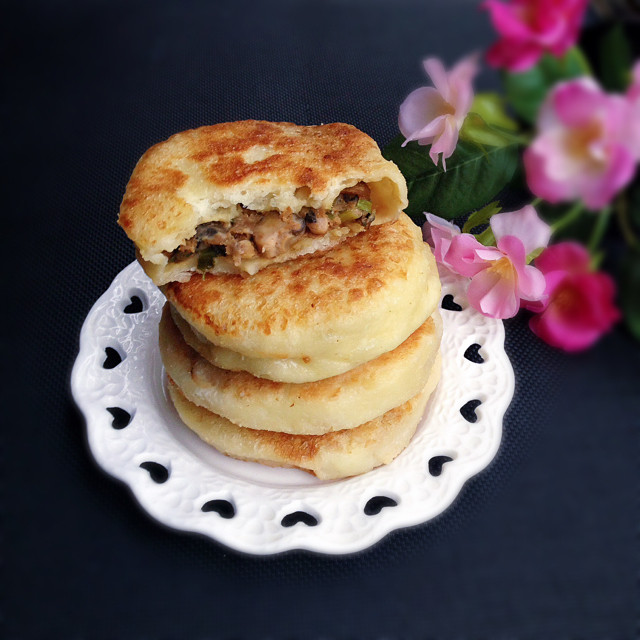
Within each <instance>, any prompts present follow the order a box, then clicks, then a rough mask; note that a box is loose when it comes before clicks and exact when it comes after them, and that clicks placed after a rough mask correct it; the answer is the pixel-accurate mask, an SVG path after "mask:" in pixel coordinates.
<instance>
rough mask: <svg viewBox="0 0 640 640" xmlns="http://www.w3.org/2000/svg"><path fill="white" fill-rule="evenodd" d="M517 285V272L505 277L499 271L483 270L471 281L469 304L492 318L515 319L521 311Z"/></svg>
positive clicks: (468, 295)
mask: <svg viewBox="0 0 640 640" xmlns="http://www.w3.org/2000/svg"><path fill="white" fill-rule="evenodd" d="M515 285H516V279H515V271H512V274H511V277H504V276H503V275H502V274H501V273H500V271H499V270H498V269H494V268H488V269H483V270H482V271H480V272H479V273H477V274H476V275H475V276H474V277H473V278H472V279H471V282H470V284H469V289H468V290H467V298H468V299H469V304H471V306H472V307H474V308H475V309H477V310H478V311H480V313H482V314H483V315H485V316H489V317H491V318H513V316H515V315H516V313H518V309H519V300H518V297H517V295H516V286H515Z"/></svg>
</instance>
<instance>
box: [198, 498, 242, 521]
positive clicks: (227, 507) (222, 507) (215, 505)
mask: <svg viewBox="0 0 640 640" xmlns="http://www.w3.org/2000/svg"><path fill="white" fill-rule="evenodd" d="M201 510H202V511H204V512H205V513H207V512H209V511H215V513H217V514H218V515H219V516H220V517H221V518H225V519H226V520H229V518H233V516H235V515H236V510H235V508H234V506H233V505H232V504H231V503H230V502H229V501H228V500H208V501H207V502H205V503H204V504H203V505H202V507H201Z"/></svg>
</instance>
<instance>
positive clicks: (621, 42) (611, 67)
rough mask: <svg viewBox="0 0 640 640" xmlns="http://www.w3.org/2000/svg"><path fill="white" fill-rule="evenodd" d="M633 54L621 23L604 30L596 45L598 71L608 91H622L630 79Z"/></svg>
mask: <svg viewBox="0 0 640 640" xmlns="http://www.w3.org/2000/svg"><path fill="white" fill-rule="evenodd" d="M632 64H633V54H632V52H631V45H630V44H629V41H628V40H627V36H626V35H625V32H624V28H623V27H622V25H621V24H614V25H613V26H612V27H611V28H610V29H608V30H607V31H606V33H605V34H604V36H603V37H602V39H601V40H600V44H599V47H598V72H599V76H600V80H601V81H602V85H603V86H604V88H605V89H607V90H608V91H618V92H622V91H624V90H625V89H626V88H627V85H628V84H629V79H630V75H631V74H630V71H631V65H632Z"/></svg>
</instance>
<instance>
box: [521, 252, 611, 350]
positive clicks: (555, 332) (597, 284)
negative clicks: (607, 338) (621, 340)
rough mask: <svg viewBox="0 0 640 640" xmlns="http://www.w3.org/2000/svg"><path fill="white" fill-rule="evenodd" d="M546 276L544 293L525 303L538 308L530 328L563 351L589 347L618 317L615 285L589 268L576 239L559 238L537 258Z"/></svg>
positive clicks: (588, 259) (584, 253)
mask: <svg viewBox="0 0 640 640" xmlns="http://www.w3.org/2000/svg"><path fill="white" fill-rule="evenodd" d="M536 266H537V267H538V269H540V271H541V272H542V273H543V274H544V276H545V279H546V287H545V296H544V298H543V299H542V300H541V301H539V302H537V303H527V304H525V305H524V306H526V308H528V309H530V310H531V311H534V312H537V313H538V315H535V316H534V317H533V318H531V320H530V321H529V326H530V327H531V330H532V331H533V332H534V333H535V334H536V335H537V336H539V337H540V338H542V340H544V341H545V342H546V343H548V344H550V345H551V346H553V347H559V348H561V349H564V350H565V351H581V350H583V349H586V348H587V347H590V346H591V345H592V344H593V343H594V342H596V340H598V338H600V336H601V335H602V334H603V333H605V332H607V331H609V330H610V329H611V327H612V326H613V325H614V323H615V322H617V321H618V320H619V319H620V311H619V310H618V309H617V308H616V307H615V305H614V303H613V299H614V297H615V285H614V283H613V280H612V279H611V278H610V277H609V276H608V275H607V274H605V273H602V272H599V271H592V270H591V268H590V258H589V252H588V251H587V250H586V249H585V248H584V247H583V246H582V245H580V244H578V243H577V242H560V243H558V244H556V245H553V246H551V247H548V248H547V249H546V250H545V251H543V252H542V253H541V254H540V256H539V257H538V258H537V259H536Z"/></svg>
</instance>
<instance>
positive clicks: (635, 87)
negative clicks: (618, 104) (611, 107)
mask: <svg viewBox="0 0 640 640" xmlns="http://www.w3.org/2000/svg"><path fill="white" fill-rule="evenodd" d="M627 101H628V104H629V115H628V116H627V122H628V123H629V147H630V148H631V149H632V151H633V152H634V154H635V156H636V159H637V160H638V159H640V60H638V61H636V63H635V64H634V65H633V69H632V71H631V85H630V86H629V89H628V90H627Z"/></svg>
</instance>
